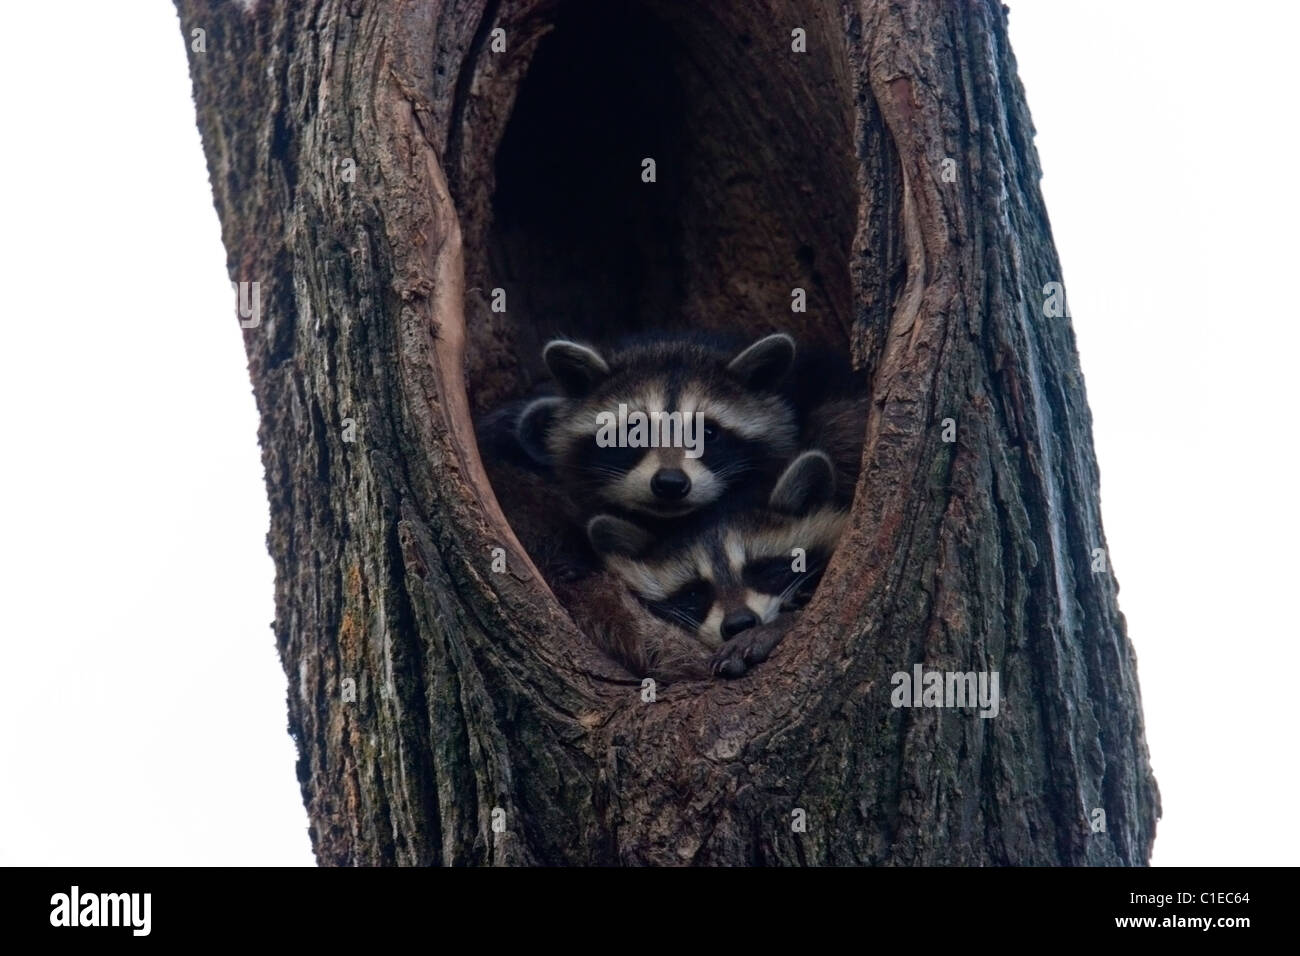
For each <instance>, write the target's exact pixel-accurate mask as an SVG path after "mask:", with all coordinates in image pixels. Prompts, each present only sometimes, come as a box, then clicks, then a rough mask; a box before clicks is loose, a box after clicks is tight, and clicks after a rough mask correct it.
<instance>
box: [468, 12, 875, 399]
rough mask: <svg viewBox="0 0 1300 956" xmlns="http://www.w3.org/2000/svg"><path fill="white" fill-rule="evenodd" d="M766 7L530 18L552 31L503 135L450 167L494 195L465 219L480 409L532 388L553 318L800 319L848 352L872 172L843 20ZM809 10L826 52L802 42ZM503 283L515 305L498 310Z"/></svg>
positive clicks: (814, 334) (725, 322) (580, 326)
mask: <svg viewBox="0 0 1300 956" xmlns="http://www.w3.org/2000/svg"><path fill="white" fill-rule="evenodd" d="M750 7H751V5H750V4H747V3H745V2H743V0H729V2H726V3H715V4H676V3H666V2H665V3H657V2H654V0H646V2H627V3H607V2H602V3H588V2H572V3H568V4H565V5H562V6H561V7H559V9H558V11H555V12H554V14H553V16H552V17H551V18H550V19H548V20H546V21H538V20H530V21H528V23H529V27H528V28H529V29H531V30H533V31H535V35H536V36H537V37H538V38H539V39H538V40H537V43H536V49H535V54H534V56H533V57H532V60H531V64H530V65H529V67H528V69H527V73H526V75H524V77H523V78H522V82H520V84H519V86H518V95H517V97H516V98H515V99H514V101H513V104H510V106H509V109H508V110H506V109H503V110H502V111H501V114H500V127H501V129H500V130H499V133H498V135H497V137H496V143H497V145H496V148H495V149H494V150H492V151H491V152H489V151H488V149H487V147H488V145H489V144H490V139H489V138H488V137H485V136H483V135H481V134H480V135H479V136H478V137H477V138H476V140H475V142H476V143H478V144H479V146H480V147H481V148H482V150H483V152H482V153H481V154H479V155H470V154H469V153H468V152H462V153H461V154H460V155H459V157H458V158H459V161H460V164H461V169H460V171H459V175H458V176H455V177H453V183H452V188H453V193H460V195H458V196H457V200H458V202H457V204H458V206H461V207H462V208H464V207H471V208H472V207H474V206H476V205H478V204H479V203H482V204H484V205H486V206H487V207H488V208H489V209H490V216H489V217H488V218H490V223H491V224H490V226H488V227H487V234H486V235H475V234H473V232H472V231H470V232H469V233H468V234H467V235H466V259H467V270H468V273H469V281H468V286H469V288H470V289H471V298H474V297H475V296H476V295H477V296H478V298H479V299H480V302H479V303H478V306H479V312H478V314H477V315H475V316H474V320H472V321H471V323H470V327H471V332H470V336H471V340H470V350H469V357H468V362H469V368H470V377H469V378H470V388H471V401H472V403H473V405H474V407H475V409H476V411H482V410H484V409H485V408H489V407H492V406H493V405H495V404H497V403H498V402H499V401H501V400H502V399H505V398H508V397H512V396H514V395H518V394H520V393H522V392H526V391H528V390H529V388H530V387H531V386H532V385H533V384H535V382H536V380H537V378H538V377H539V376H540V375H541V374H542V369H541V364H540V360H539V359H538V355H539V353H540V348H541V345H542V344H543V343H544V342H545V341H546V339H547V338H549V337H551V336H552V335H555V334H565V335H571V336H575V337H580V338H585V339H589V340H593V341H598V342H599V341H608V340H611V339H616V338H618V337H619V336H621V335H623V334H626V333H629V332H641V331H647V330H657V329H674V328H704V329H712V330H729V331H735V332H739V333H742V334H744V335H746V336H748V335H753V336H758V335H759V334H762V333H766V332H769V331H774V330H777V329H785V330H790V331H792V332H794V333H795V335H796V337H797V338H798V339H799V340H801V341H804V342H808V343H816V344H820V345H828V346H831V347H834V348H837V349H841V350H846V349H847V348H848V346H849V332H850V328H851V325H852V315H851V301H852V296H851V293H850V270H849V260H850V249H851V245H852V242H853V232H854V226H855V221H856V214H857V210H856V208H855V204H854V203H853V202H852V200H851V199H850V198H849V197H853V196H855V195H856V194H857V188H856V185H855V183H854V181H853V177H854V173H853V170H854V165H855V157H854V146H853V140H852V135H851V126H850V116H849V115H848V114H847V113H846V112H845V104H847V103H851V102H852V96H851V95H850V94H849V93H848V92H847V91H846V90H845V89H843V84H844V83H845V82H846V77H847V71H846V68H845V66H844V64H843V63H842V62H841V60H842V52H841V51H842V47H843V42H842V40H841V39H840V37H839V30H840V26H839V24H838V23H830V22H825V23H823V22H820V21H817V20H809V18H808V16H807V13H806V11H805V12H804V13H803V14H800V15H798V16H796V15H794V13H793V12H791V14H790V16H788V17H784V18H780V17H778V18H777V19H778V22H786V23H789V24H790V26H789V27H788V28H784V29H782V30H779V31H771V30H770V29H769V30H768V31H767V32H765V33H764V34H763V35H761V36H760V35H755V34H754V33H753V32H751V31H752V23H751V17H752V10H751V9H750ZM796 26H799V27H802V28H803V29H805V30H806V31H807V34H808V41H807V42H808V47H809V49H810V50H812V51H815V55H806V54H800V53H795V52H793V51H792V50H791V40H792V38H791V34H790V31H791V30H792V29H794V27H796ZM511 42H514V43H521V42H531V37H529V38H520V37H515V38H514V39H513V40H512V41H511ZM487 119H489V117H488V116H483V115H480V116H478V117H477V118H475V117H471V118H470V120H469V121H470V122H479V123H480V124H481V125H483V126H487V125H490V123H488V122H485V120H487ZM465 141H468V137H466V139H465ZM645 158H653V159H654V160H655V163H656V177H657V181H656V182H653V183H646V182H643V181H642V175H641V173H642V161H643V160H644V159H645ZM484 192H486V193H487V196H483V195H479V196H477V197H476V196H474V195H473V194H475V193H480V194H482V193H484ZM476 199H477V200H478V202H476V201H475V200H476ZM796 287H799V288H802V289H804V290H805V291H806V295H807V312H805V313H802V314H795V313H792V311H791V291H792V289H794V288H796ZM494 288H502V289H504V290H505V292H506V297H507V300H506V301H507V311H506V312H505V313H504V314H493V313H490V312H489V311H488V309H487V305H486V303H487V302H488V301H489V300H490V294H491V290H492V289H494ZM472 307H473V306H471V308H472Z"/></svg>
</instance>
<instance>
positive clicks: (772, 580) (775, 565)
mask: <svg viewBox="0 0 1300 956" xmlns="http://www.w3.org/2000/svg"><path fill="white" fill-rule="evenodd" d="M792 560H793V559H792V558H786V557H779V558H763V559H761V560H759V561H754V562H752V563H751V564H748V565H746V566H745V571H744V581H745V586H746V587H750V588H753V589H754V590H755V591H758V592H760V593H762V594H780V593H782V592H783V591H785V589H786V588H788V587H789V586H790V585H791V584H793V583H794V580H795V578H797V577H799V572H798V571H795V570H794V569H793V568H791V566H790V565H791V562H792Z"/></svg>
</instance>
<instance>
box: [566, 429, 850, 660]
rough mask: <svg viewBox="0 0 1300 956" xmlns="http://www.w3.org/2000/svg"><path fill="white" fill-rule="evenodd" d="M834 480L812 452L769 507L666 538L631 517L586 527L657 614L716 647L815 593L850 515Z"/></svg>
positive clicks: (794, 467) (822, 458)
mask: <svg viewBox="0 0 1300 956" xmlns="http://www.w3.org/2000/svg"><path fill="white" fill-rule="evenodd" d="M833 489H834V473H833V470H832V466H831V463H830V460H829V458H827V457H826V455H824V454H822V453H821V452H815V451H814V452H805V453H804V454H803V455H800V456H799V457H798V458H796V459H795V461H793V462H792V463H791V464H790V466H789V467H788V468H787V469H786V470H785V472H784V473H783V474H782V476H781V478H780V480H779V481H778V482H777V486H776V488H775V489H774V490H773V492H772V495H771V496H770V498H769V500H768V503H767V506H766V507H765V508H762V509H753V510H749V511H742V512H740V513H737V514H733V515H728V516H725V517H722V518H720V519H718V520H717V521H715V522H712V523H710V524H709V525H708V526H706V527H704V528H702V529H699V530H697V531H695V532H694V533H691V534H688V535H686V536H679V537H677V538H669V539H666V540H662V541H661V540H658V539H656V538H655V537H654V536H653V535H651V534H650V533H649V532H647V531H646V530H645V529H643V528H641V527H639V526H638V525H635V524H633V523H632V522H630V521H625V520H623V519H621V518H616V517H614V516H612V515H598V516H597V517H595V518H593V519H592V520H591V522H590V523H589V524H588V526H587V535H588V538H589V539H590V541H591V543H592V546H593V547H594V548H595V550H596V552H597V553H598V554H599V555H600V556H601V558H602V560H603V561H604V562H605V565H606V567H608V568H609V569H610V570H612V571H614V572H615V573H616V574H617V575H618V576H619V577H620V578H621V579H622V580H623V582H624V583H625V584H626V585H627V586H628V588H629V589H631V591H632V593H633V594H635V595H636V596H637V598H639V599H640V601H641V602H642V603H643V604H644V605H645V606H646V608H647V609H648V610H649V611H650V612H651V613H652V614H655V615H656V616H658V617H660V618H662V619H664V620H666V621H670V622H672V623H674V624H676V625H678V626H679V627H681V628H683V629H684V630H686V631H689V632H691V633H692V634H695V635H696V636H697V637H698V638H699V639H700V640H701V641H702V642H703V643H704V644H706V645H708V646H709V647H718V646H720V645H721V644H722V643H723V642H724V641H727V640H730V639H731V638H732V637H735V636H736V635H737V634H740V633H741V632H743V631H746V630H748V629H749V628H751V627H757V626H758V625H759V624H768V623H770V622H771V621H773V620H774V619H775V618H776V616H777V615H778V614H779V613H780V612H781V611H782V610H792V609H793V608H795V607H798V606H801V605H802V603H804V602H806V601H807V599H808V597H809V596H810V595H811V593H812V591H813V589H814V588H815V587H816V586H817V582H818V581H819V580H820V578H821V575H822V572H823V571H824V570H825V569H826V564H827V562H828V561H829V560H830V556H831V553H832V552H833V550H834V548H835V542H836V540H837V539H838V538H839V535H840V532H841V531H842V530H843V527H844V524H845V522H846V521H847V518H848V515H847V513H846V512H844V511H843V510H841V509H839V508H838V507H836V506H835V505H834V504H833Z"/></svg>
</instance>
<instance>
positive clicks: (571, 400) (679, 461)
mask: <svg viewBox="0 0 1300 956" xmlns="http://www.w3.org/2000/svg"><path fill="white" fill-rule="evenodd" d="M794 356H795V345H794V340H793V339H792V338H790V336H788V335H785V334H781V333H778V334H775V335H769V336H766V337H765V338H762V339H759V340H758V341H757V342H754V343H753V344H752V345H750V346H748V347H747V348H744V349H742V350H740V351H739V352H728V351H724V350H722V349H719V348H716V347H714V346H710V345H706V344H702V343H700V342H698V341H694V340H691V339H685V338H678V339H660V340H656V341H649V342H643V343H640V344H636V345H631V346H625V347H623V348H620V349H615V350H611V351H609V352H606V353H602V352H600V351H598V350H596V349H594V348H592V347H590V346H587V345H582V344H579V343H577V342H570V341H568V340H565V339H556V340H554V341H552V342H550V343H548V344H547V346H546V348H545V350H544V351H543V359H544V360H545V362H546V365H547V368H548V369H550V372H551V374H552V376H554V378H555V381H556V383H557V384H558V385H559V388H560V391H561V393H562V394H561V395H559V396H555V397H548V398H541V399H537V400H536V401H534V402H533V403H532V404H530V405H529V406H528V407H527V408H525V409H524V411H523V413H522V414H521V415H520V418H519V423H518V426H517V427H518V435H519V442H520V445H521V446H522V447H524V448H526V449H528V450H529V453H530V454H532V455H533V456H534V457H535V458H536V459H537V460H539V461H544V462H545V463H547V464H548V465H550V466H551V467H553V468H554V469H555V472H556V474H557V475H558V476H559V479H560V481H561V482H562V483H563V484H564V485H565V487H566V489H567V491H568V492H569V495H570V496H571V498H572V499H573V501H574V502H575V503H577V505H578V506H579V508H580V510H583V511H585V512H586V513H588V514H590V513H592V512H594V511H597V510H600V509H609V508H612V509H616V510H620V511H624V512H630V513H633V514H637V515H641V516H644V517H648V518H651V519H654V518H668V519H671V518H676V517H680V516H682V515H686V514H690V513H692V512H695V511H698V510H699V509H701V508H704V507H707V506H709V505H711V504H713V503H715V502H717V501H718V500H719V499H720V498H721V497H722V496H723V494H724V493H727V494H731V493H735V492H738V491H742V490H745V489H758V493H759V494H761V493H762V492H763V491H766V490H767V487H768V486H770V483H771V481H772V479H773V478H774V477H775V475H776V474H777V473H778V472H779V470H780V467H781V465H782V464H783V463H784V462H785V461H787V460H788V459H789V457H790V455H791V454H793V452H794V449H795V448H796V446H797V442H798V428H799V426H798V421H797V416H796V411H795V408H794V406H793V404H792V403H791V401H790V400H789V399H788V398H787V397H785V396H784V395H783V394H782V393H781V390H780V386H781V383H782V380H783V379H784V378H785V377H786V375H787V374H788V373H789V371H790V368H791V366H792V365H793V363H794Z"/></svg>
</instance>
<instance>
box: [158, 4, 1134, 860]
mask: <svg viewBox="0 0 1300 956" xmlns="http://www.w3.org/2000/svg"><path fill="white" fill-rule="evenodd" d="M177 7H178V8H179V11H180V20H181V27H182V31H183V34H184V37H185V42H186V43H187V44H188V45H189V46H190V48H191V52H190V64H191V73H192V78H193V83H194V97H195V101H196V106H197V112H198V121H199V127H200V130H201V132H202V137H203V143H204V149H205V152H206V155H207V160H208V166H209V170H210V174H211V179H212V186H213V191H214V194H215V200H216V207H217V212H218V214H219V216H220V219H221V225H222V233H223V238H224V241H225V245H226V249H227V250H228V268H229V272H230V277H231V279H232V281H234V282H237V283H238V282H248V283H254V282H255V283H257V284H258V286H257V292H258V295H257V299H256V301H257V304H258V305H259V307H260V309H259V312H258V314H257V318H258V320H259V321H258V323H257V324H256V325H253V324H252V319H251V318H249V319H248V320H247V321H246V322H245V324H246V325H248V326H250V327H247V328H245V329H244V337H245V344H246V347H247V352H248V358H249V368H250V373H251V376H252V381H253V387H254V390H255V392H256V396H257V402H258V407H259V409H260V411H261V429H260V439H261V445H262V449H263V458H264V461H265V465H266V474H267V488H268V493H269V495H270V500H271V529H270V535H269V539H268V540H269V546H270V550H271V553H272V555H273V557H274V559H275V564H276V571H277V574H276V621H275V625H274V627H275V635H276V640H277V643H278V646H279V651H280V655H281V658H282V660H283V662H284V668H285V672H286V674H287V675H288V678H289V685H290V693H289V726H290V731H291V733H292V734H293V736H294V738H295V740H296V741H297V744H298V748H299V754H300V757H299V764H298V776H299V780H300V781H301V784H302V791H303V797H304V800H305V801H306V804H307V810H308V814H309V817H310V820H311V835H312V843H313V846H314V849H315V853H316V856H317V859H318V860H319V861H320V862H321V863H324V864H480V863H500V864H528V863H592V864H609V863H625V864H634V863H655V864H662V863H671V864H680V863H710V864H720V863H730V864H786V863H789V864H796V863H798V864H1005V863H1014V864H1110V865H1114V864H1142V863H1145V862H1146V861H1147V859H1148V857H1149V854H1150V850H1151V844H1152V840H1153V838H1154V834H1155V821H1156V819H1157V816H1158V813H1159V806H1158V796H1157V791H1156V786H1155V781H1154V779H1153V777H1152V774H1151V770H1150V766H1149V763H1148V758H1147V749H1146V743H1145V739H1144V735H1143V726H1142V712H1141V704H1140V698H1139V692H1138V685H1137V677H1136V663H1135V660H1134V655H1133V650H1132V647H1131V646H1130V644H1129V642H1128V639H1127V635H1126V633H1125V625H1124V619H1123V617H1122V615H1121V614H1120V612H1119V610H1118V607H1117V602H1116V591H1117V587H1116V584H1115V580H1114V578H1113V576H1112V574H1111V572H1110V570H1109V566H1108V564H1107V563H1106V559H1105V552H1104V548H1105V540H1104V537H1103V535H1102V529H1101V519H1100V514H1099V506H1098V475H1097V467H1096V463H1095V461H1094V458H1093V451H1092V440H1091V420H1090V416H1089V412H1088V407H1087V402H1086V399H1085V396H1084V388H1083V381H1082V377H1081V375H1080V371H1079V363H1078V357H1077V355H1076V350H1075V342H1074V335H1073V331H1072V329H1071V327H1070V323H1069V320H1068V318H1067V317H1066V316H1065V315H1063V314H1061V312H1060V310H1059V309H1057V308H1055V306H1056V305H1057V304H1059V300H1060V296H1059V295H1055V294H1054V292H1055V291H1056V290H1055V288H1054V287H1051V286H1048V283H1053V282H1059V281H1060V280H1061V270H1060V266H1059V264H1058V262H1057V257H1056V253H1055V250H1054V248H1053V245H1052V241H1051V236H1050V231H1049V227H1048V221H1047V214H1046V212H1045V210H1044V208H1043V202H1042V197H1041V195H1040V193H1039V188H1038V180H1039V175H1040V172H1039V167H1038V160H1037V156H1036V153H1035V150H1034V146H1033V142H1032V133H1033V127H1032V125H1031V122H1030V118H1029V113H1028V110H1027V109H1026V106H1025V101H1024V95H1023V91H1022V89H1021V87H1020V83H1019V81H1018V79H1017V77H1016V73H1015V61H1014V59H1013V57H1012V54H1011V51H1010V49H1009V47H1008V44H1007V36H1006V23H1005V12H1004V10H1003V8H1002V7H1001V6H1000V5H999V4H997V3H994V2H986V0H952V2H947V3H935V2H933V0H891V2H888V3H886V2H879V0H842V2H832V0H822V2H816V0H715V2H710V3H678V2H673V0H641V2H626V3H595V4H591V3H580V2H578V3H556V2H555V0H391V2H383V3H379V2H373V0H371V2H367V0H310V2H306V0H304V2H288V0H259V2H244V3H222V2H218V0H177ZM498 29H500V30H502V31H504V33H503V34H501V33H497V32H496V31H497V30H498ZM196 30H197V31H203V32H202V33H195V31H196ZM795 31H802V35H803V36H804V37H806V52H798V51H797V50H796V48H797V47H798V45H799V42H800V41H799V36H800V34H799V33H798V32H795ZM502 46H503V47H504V49H502ZM647 157H649V158H653V159H654V160H655V163H656V181H655V182H653V183H645V182H642V178H641V176H642V160H643V159H644V158H647ZM353 170H355V175H353ZM796 288H802V289H804V290H805V292H806V296H807V310H806V311H803V312H795V311H792V310H791V302H792V301H793V300H792V298H791V296H792V290H794V289H796ZM496 289H501V290H504V297H505V302H506V309H505V311H504V312H502V311H494V310H493V309H492V308H490V305H491V304H492V303H493V301H494V296H495V297H496V298H498V299H499V298H500V295H501V294H500V293H494V292H493V290H496ZM246 311H247V310H246ZM673 325H690V326H707V327H714V328H720V329H730V330H745V331H747V332H753V333H755V334H757V333H758V332H762V331H767V330H771V329H778V328H784V329H788V330H790V331H792V332H793V333H794V334H795V335H796V337H797V338H798V339H799V341H801V342H815V343H820V344H823V345H831V346H834V347H837V348H840V349H846V350H851V355H852V356H853V359H854V361H855V363H856V364H857V365H858V366H859V367H860V368H862V369H865V370H866V373H867V376H868V377H869V379H870V383H871V397H872V411H871V416H870V421H869V424H868V432H867V435H866V447H865V452H864V459H863V474H862V479H861V482H860V484H859V488H858V495H857V499H856V503H855V506H854V514H853V519H852V522H851V527H850V530H849V532H848V533H847V534H846V536H845V538H844V540H843V541H842V543H841V545H840V548H839V550H838V552H837V553H836V556H835V558H834V561H833V563H832V566H831V568H830V569H829V571H828V573H827V575H826V577H825V579H824V581H823V583H822V585H821V587H820V588H819V590H818V592H817V594H816V595H815V597H814V599H813V601H812V602H811V603H810V605H809V606H808V607H807V608H806V609H805V610H804V611H803V612H802V613H801V615H800V616H799V618H798V619H797V623H796V626H795V628H794V630H793V631H792V633H791V635H790V636H789V637H787V638H786V640H785V642H784V643H783V644H782V645H781V646H780V647H779V648H778V650H777V651H776V652H775V654H774V655H773V657H772V659H771V660H769V661H768V662H767V663H765V664H762V665H760V666H759V667H757V668H756V669H754V670H753V671H751V672H750V673H749V674H748V675H746V676H745V677H743V678H740V679H738V680H735V681H730V682H712V683H702V682H686V683H681V684H676V685H672V686H667V687H660V688H659V689H658V692H657V694H656V695H655V699H654V700H653V701H647V700H644V699H643V693H642V684H641V681H640V679H639V675H631V674H628V673H627V672H626V671H624V670H622V669H621V668H620V667H619V666H618V665H616V664H615V663H613V662H611V661H609V660H606V659H605V658H603V657H602V656H601V655H600V654H599V653H598V652H597V651H596V650H594V648H593V646H592V645H591V643H590V642H589V641H588V640H587V639H586V638H585V637H584V636H583V635H582V634H581V633H579V632H578V630H577V629H576V627H575V625H574V624H573V621H572V620H571V618H570V617H569V615H568V614H567V613H566V612H565V610H564V609H563V608H562V607H561V606H560V605H559V604H558V603H557V601H556V599H555V598H554V596H553V595H552V594H551V592H550V591H549V590H548V588H547V587H546V585H545V583H544V582H543V581H542V580H541V579H540V577H539V576H538V575H537V573H536V571H535V569H534V567H533V565H532V563H531V561H530V559H529V557H528V555H527V554H526V553H525V552H524V551H523V549H522V548H521V547H520V545H519V544H518V539H517V538H516V536H515V534H514V532H513V531H512V529H511V526H510V525H509V524H508V523H507V521H506V519H505V517H504V515H503V511H502V508H501V507H500V505H499V504H498V501H497V493H499V494H500V495H501V496H502V498H503V500H505V499H506V497H507V496H508V495H509V494H510V492H511V490H510V489H508V488H498V489H496V493H494V490H493V488H492V487H491V485H490V484H489V482H488V479H487V477H486V475H485V471H484V468H483V466H482V463H481V461H480V458H479V453H478V449H477V447H476V444H475V439H474V432H473V425H472V422H473V417H474V415H475V414H476V413H477V412H479V411H481V410H483V409H487V408H491V407H493V406H494V405H495V404H497V403H499V402H500V401H502V400H503V399H506V398H509V397H512V396H514V395H518V394H522V393H523V392H525V391H526V390H527V388H528V387H529V386H530V384H531V383H532V381H533V380H534V379H535V377H536V376H537V374H538V365H537V362H536V360H535V356H536V355H537V353H538V351H539V346H540V344H541V343H542V342H543V341H544V340H545V339H546V337H547V336H548V335H550V334H551V333H552V332H555V331H564V332H568V333H570V334H579V335H582V334H587V335H600V336H602V337H604V336H607V335H609V334H610V333H613V332H619V331H633V330H636V329H640V328H646V327H658V326H673ZM498 548H502V549H504V552H505V566H506V571H505V572H504V573H499V572H498V571H495V570H494V564H493V555H494V549H498ZM498 554H499V552H498ZM497 567H499V564H498V565H497ZM918 664H919V665H922V666H923V667H924V669H925V670H926V671H929V670H938V671H960V672H969V671H974V672H994V671H996V672H998V674H999V675H1000V687H1001V704H1000V709H999V713H998V714H997V716H996V717H993V718H988V719H985V718H981V717H980V716H978V714H977V713H976V711H975V710H974V709H970V708H968V709H950V708H934V707H896V706H894V705H893V703H892V702H891V698H892V697H893V696H894V687H895V679H894V675H895V674H897V673H903V674H906V675H907V676H908V677H909V678H910V677H911V675H912V674H913V668H914V666H915V665H918ZM349 682H355V695H353V694H352V693H351V689H352V686H353V685H352V684H351V683H349ZM353 698H354V699H353ZM268 730H269V728H268ZM1097 810H1102V811H1104V818H1102V817H1100V816H1099V815H1098V814H1097V813H1096V811H1097ZM1102 819H1104V829H1101V828H1099V826H1098V821H1099V820H1102Z"/></svg>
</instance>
